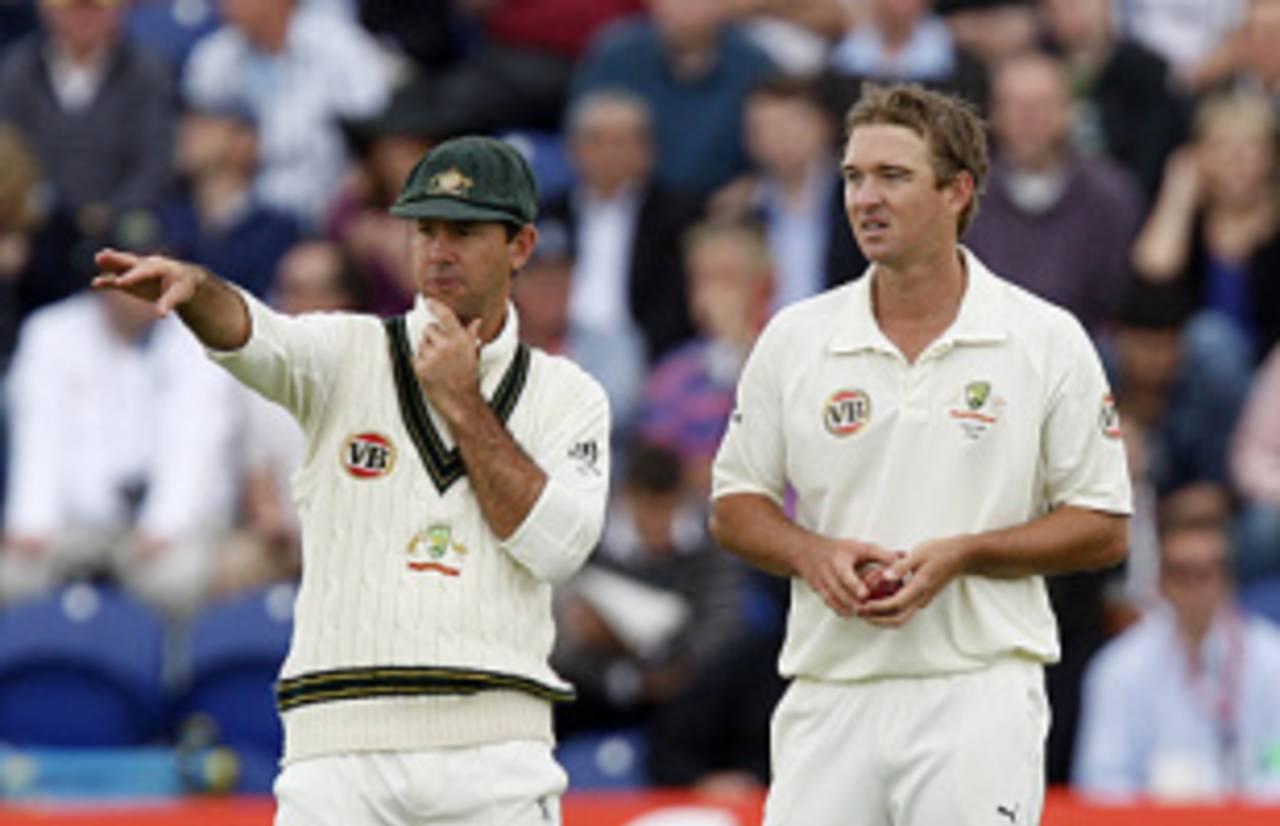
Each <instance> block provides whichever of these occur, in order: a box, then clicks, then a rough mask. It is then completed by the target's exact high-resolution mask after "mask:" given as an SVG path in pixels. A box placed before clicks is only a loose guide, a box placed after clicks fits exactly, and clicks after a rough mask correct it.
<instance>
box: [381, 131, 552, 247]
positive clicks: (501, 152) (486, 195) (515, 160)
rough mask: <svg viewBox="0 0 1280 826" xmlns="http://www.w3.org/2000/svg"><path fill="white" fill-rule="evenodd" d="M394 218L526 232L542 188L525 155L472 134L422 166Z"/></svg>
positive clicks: (442, 146) (411, 178) (396, 206)
mask: <svg viewBox="0 0 1280 826" xmlns="http://www.w3.org/2000/svg"><path fill="white" fill-rule="evenodd" d="M391 214H392V215H396V216H399V217H401V218H419V219H421V218H440V219H442V220H445V221H501V222H503V223H507V224H513V225H515V226H516V227H521V226H523V225H525V224H530V223H533V220H534V219H535V218H537V217H538V185H537V183H536V181H535V180H534V177H533V170H531V169H530V168H529V164H528V162H527V161H525V159H524V156H523V155H521V154H520V153H519V152H517V151H516V150H515V149H514V148H512V147H511V146H510V145H509V144H507V143H504V142H503V141H500V140H497V139H496V138H488V137H483V136H478V135H469V136H467V137H462V138H454V139H452V140H448V141H445V142H444V143H441V144H439V145H438V146H436V147H435V148H434V149H432V150H431V151H430V152H428V153H427V154H426V155H425V156H424V157H423V158H422V160H420V161H418V164H417V166H415V167H414V168H413V171H412V172H411V173H409V180H408V181H406V182H405V185H404V189H403V190H402V191H401V193H400V197H399V198H398V199H396V202H395V203H394V204H393V205H392V206H391Z"/></svg>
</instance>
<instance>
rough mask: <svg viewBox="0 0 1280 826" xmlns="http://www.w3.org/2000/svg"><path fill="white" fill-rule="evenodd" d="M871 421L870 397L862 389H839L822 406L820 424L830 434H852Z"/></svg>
mask: <svg viewBox="0 0 1280 826" xmlns="http://www.w3.org/2000/svg"><path fill="white" fill-rule="evenodd" d="M870 421H871V397H870V396H868V395H867V394H866V393H865V392H863V391H862V390H839V391H837V392H835V393H832V394H831V397H830V398H828V399H827V403H826V404H824V405H823V406H822V424H823V426H824V427H825V428H826V429H827V432H828V433H830V434H831V435H832V436H852V435H853V434H855V433H857V432H858V431H859V430H861V429H862V428H863V427H865V426H866V425H867V423H868V422H870Z"/></svg>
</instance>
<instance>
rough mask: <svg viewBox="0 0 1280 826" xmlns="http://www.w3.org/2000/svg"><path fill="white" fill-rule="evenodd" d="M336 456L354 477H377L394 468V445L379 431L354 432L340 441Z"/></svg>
mask: <svg viewBox="0 0 1280 826" xmlns="http://www.w3.org/2000/svg"><path fill="white" fill-rule="evenodd" d="M338 458H339V460H340V461H341V462H342V466H343V467H344V468H346V471H347V473H349V474H351V475H352V476H354V477H355V478H357V479H377V478H380V477H382V476H386V475H387V474H388V473H390V472H391V471H392V470H393V469H394V468H395V466H396V447H395V445H393V444H391V440H390V439H388V438H387V437H386V436H383V435H382V434H381V433H374V432H372V431H370V432H368V433H355V434H353V435H351V436H348V437H347V439H346V441H344V442H343V443H342V452H341V453H340V454H339V456H338Z"/></svg>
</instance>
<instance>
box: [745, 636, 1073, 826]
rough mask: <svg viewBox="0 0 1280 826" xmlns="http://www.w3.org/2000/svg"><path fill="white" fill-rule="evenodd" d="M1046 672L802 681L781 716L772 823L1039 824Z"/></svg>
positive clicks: (1013, 668)
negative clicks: (837, 681) (855, 680)
mask: <svg viewBox="0 0 1280 826" xmlns="http://www.w3.org/2000/svg"><path fill="white" fill-rule="evenodd" d="M1048 732H1049V703H1048V699H1047V698H1046V695H1045V689H1044V669H1043V668H1042V667H1041V666H1040V665H1039V664H1036V663H1032V662H1028V661H1021V660H1009V661H1007V662H1001V663H999V664H997V665H993V666H991V667H989V668H985V669H983V670H981V671H975V672H970V673H965V674H955V675H947V676H938V677H923V678H921V677H915V678H900V679H884V680H873V681H868V682H856V683H851V682H843V683H836V682H820V681H815V680H805V679H797V680H795V681H794V682H793V683H792V685H791V687H790V688H788V690H787V693H786V695H785V696H784V697H783V698H782V701H781V702H780V703H779V704H778V708H777V710H776V711H775V712H774V716H773V731H772V734H773V741H772V756H773V782H772V785H771V787H770V789H769V796H768V800H767V803H766V806H765V826H1037V824H1039V822H1040V813H1041V810H1042V809H1043V807H1044V783H1045V780H1044V773H1045V767H1044V745H1045V738H1046V737H1047V735H1048Z"/></svg>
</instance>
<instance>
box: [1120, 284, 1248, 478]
mask: <svg viewBox="0 0 1280 826" xmlns="http://www.w3.org/2000/svg"><path fill="white" fill-rule="evenodd" d="M1109 344H1110V346H1111V351H1112V352H1111V355H1112V367H1113V369H1114V374H1115V392H1116V403H1117V406H1118V407H1119V409H1120V413H1121V415H1122V416H1123V417H1124V421H1125V427H1126V428H1128V429H1132V430H1134V431H1135V435H1137V434H1141V437H1142V438H1143V440H1144V447H1145V449H1146V454H1147V465H1148V468H1149V472H1150V475H1151V479H1152V482H1153V484H1154V485H1155V489H1156V492H1157V493H1158V494H1159V495H1161V496H1164V495H1166V494H1168V493H1170V492H1171V491H1173V490H1175V489H1177V488H1179V487H1181V486H1183V485H1185V484H1188V483H1190V482H1193V481H1196V480H1207V481H1212V482H1214V483H1217V484H1225V483H1226V481H1227V462H1226V460H1227V453H1228V447H1229V444H1230V440H1231V435H1232V433H1233V431H1234V430H1235V425H1236V420H1237V418H1238V417H1239V415H1240V409H1241V407H1242V406H1243V404H1244V400H1245V396H1246V394H1247V393H1248V389H1249V383H1250V380H1251V377H1252V373H1251V370H1250V367H1249V358H1248V351H1247V348H1246V347H1245V344H1244V342H1243V340H1241V339H1240V337H1239V336H1238V335H1235V334H1234V331H1233V330H1232V329H1231V328H1230V325H1226V324H1222V323H1220V321H1219V320H1218V319H1216V318H1215V317H1213V316H1212V315H1209V314H1204V313H1200V314H1195V313H1194V307H1193V304H1192V301H1191V298H1190V296H1189V295H1188V294H1187V291H1186V290H1185V289H1183V287H1182V286H1181V285H1178V284H1151V283H1150V282H1147V281H1143V280H1141V279H1138V280H1135V281H1133V282H1131V283H1130V286H1129V289H1128V291H1127V293H1126V295H1125V299H1124V301H1123V303H1122V305H1121V309H1120V313H1119V316H1118V318H1117V322H1116V326H1115V330H1114V332H1113V334H1112V335H1111V336H1110V340H1109Z"/></svg>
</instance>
